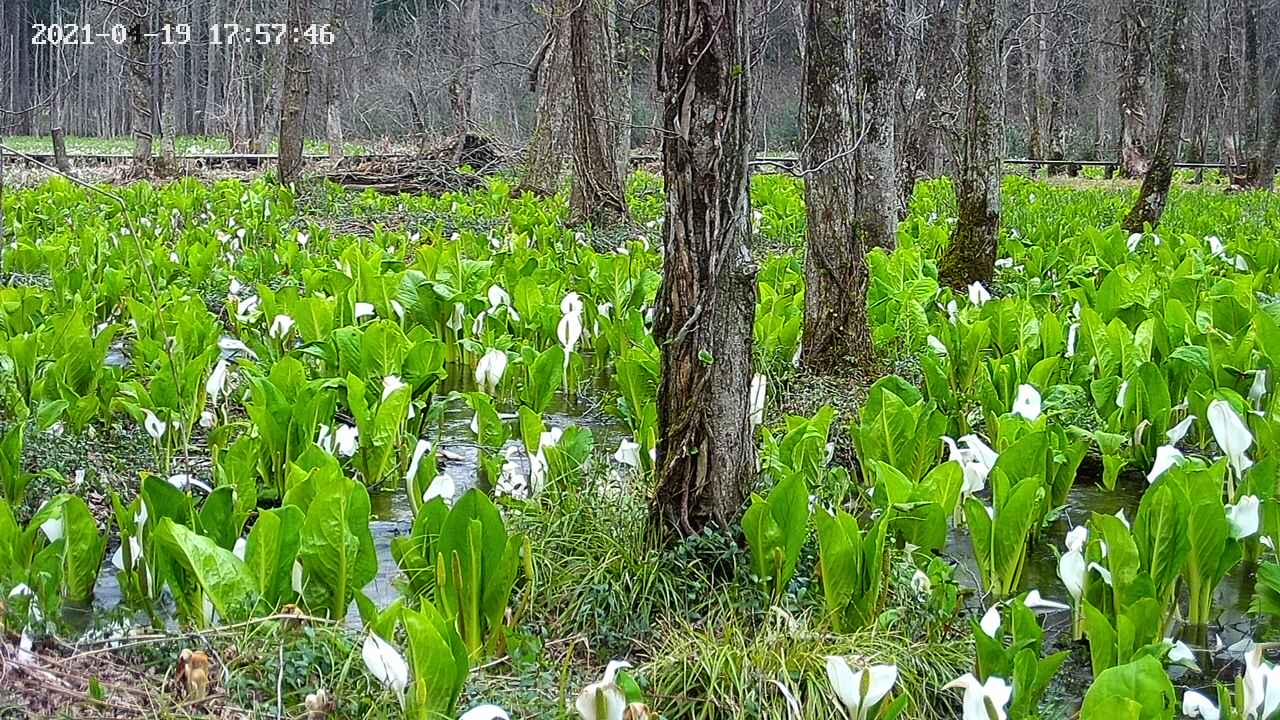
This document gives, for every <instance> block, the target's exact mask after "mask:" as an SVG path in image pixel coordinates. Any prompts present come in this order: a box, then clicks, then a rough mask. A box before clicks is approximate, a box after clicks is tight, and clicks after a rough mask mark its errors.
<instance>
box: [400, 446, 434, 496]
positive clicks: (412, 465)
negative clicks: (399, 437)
mask: <svg viewBox="0 0 1280 720" xmlns="http://www.w3.org/2000/svg"><path fill="white" fill-rule="evenodd" d="M429 452H431V441H430V440H423V439H421V438H419V439H418V444H417V445H414V446H413V458H412V459H410V460H409V471H408V472H406V473H405V474H404V481H405V487H409V486H410V485H411V484H412V483H413V479H414V478H415V477H417V476H418V465H420V464H421V463H422V458H423V456H424V455H426V454H427V453H429Z"/></svg>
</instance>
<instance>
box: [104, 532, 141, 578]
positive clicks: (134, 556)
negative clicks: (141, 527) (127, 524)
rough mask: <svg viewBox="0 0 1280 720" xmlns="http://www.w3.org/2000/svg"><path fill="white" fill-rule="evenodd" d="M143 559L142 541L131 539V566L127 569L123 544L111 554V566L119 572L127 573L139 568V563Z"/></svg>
mask: <svg viewBox="0 0 1280 720" xmlns="http://www.w3.org/2000/svg"><path fill="white" fill-rule="evenodd" d="M141 559H142V541H140V540H138V538H136V537H132V536H130V538H129V566H128V567H125V557H124V543H121V544H120V546H119V547H117V548H116V551H115V552H114V553H112V554H111V565H112V567H114V568H115V569H117V570H122V571H127V570H132V569H133V568H135V567H137V565H138V561H139V560H141Z"/></svg>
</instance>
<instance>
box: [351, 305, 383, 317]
mask: <svg viewBox="0 0 1280 720" xmlns="http://www.w3.org/2000/svg"><path fill="white" fill-rule="evenodd" d="M377 314H378V313H377V310H375V309H374V307H373V303H367V302H358V303H356V305H355V307H354V308H352V310H351V319H352V320H359V319H360V318H362V317H373V316H374V315H377Z"/></svg>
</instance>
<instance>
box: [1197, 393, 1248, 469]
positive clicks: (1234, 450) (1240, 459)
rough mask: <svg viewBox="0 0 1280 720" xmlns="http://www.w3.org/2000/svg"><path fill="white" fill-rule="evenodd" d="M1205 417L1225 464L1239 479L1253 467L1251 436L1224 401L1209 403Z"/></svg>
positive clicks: (1242, 422)
mask: <svg viewBox="0 0 1280 720" xmlns="http://www.w3.org/2000/svg"><path fill="white" fill-rule="evenodd" d="M1207 415H1208V419H1209V428H1210V429H1211V430H1213V439H1214V440H1216V441H1217V442H1218V447H1220V448H1222V452H1224V453H1226V455H1227V462H1229V463H1230V464H1231V469H1232V470H1233V471H1235V474H1236V477H1240V476H1241V475H1243V474H1244V471H1245V470H1248V469H1249V468H1250V467H1253V460H1251V459H1250V458H1249V448H1250V447H1252V446H1253V434H1252V433H1250V432H1249V428H1248V426H1246V425H1245V424H1244V420H1242V419H1240V416H1239V415H1237V414H1236V411H1235V410H1233V409H1232V408H1231V404H1230V403H1228V402H1226V401H1225V400H1214V401H1213V402H1211V403H1209V411H1208V413H1207Z"/></svg>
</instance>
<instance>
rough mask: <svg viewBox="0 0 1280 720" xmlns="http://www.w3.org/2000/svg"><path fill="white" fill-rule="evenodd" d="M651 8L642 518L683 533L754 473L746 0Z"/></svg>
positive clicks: (706, 520)
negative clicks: (655, 135)
mask: <svg viewBox="0 0 1280 720" xmlns="http://www.w3.org/2000/svg"><path fill="white" fill-rule="evenodd" d="M658 15H659V20H658V27H659V36H658V37H659V39H658V89H659V92H660V93H661V99H662V100H661V102H662V118H663V119H662V127H663V134H662V170H663V172H662V174H663V179H664V182H665V185H666V223H665V225H664V229H663V248H664V251H665V253H664V256H663V280H662V286H661V288H660V289H659V291H658V302H657V317H656V318H655V321H654V338H655V340H656V341H657V344H658V347H659V348H660V349H661V352H662V376H661V381H660V382H659V385H658V426H659V432H660V437H659V439H658V470H659V472H658V476H659V485H658V488H657V491H656V493H655V495H654V498H653V508H652V520H653V523H654V524H655V525H656V526H658V527H659V528H661V529H666V530H669V531H673V532H674V533H675V534H677V535H682V536H689V535H693V534H695V533H698V532H700V531H701V530H702V529H703V528H705V527H708V526H712V525H718V526H721V527H723V526H726V525H728V524H730V523H732V522H733V521H734V520H735V519H737V517H738V516H739V513H741V511H742V504H743V501H744V500H745V498H746V495H747V492H748V489H749V488H750V487H751V484H752V482H753V481H754V479H755V473H756V446H755V434H754V428H753V426H752V422H751V413H750V409H749V406H748V400H749V398H748V396H749V395H750V386H751V378H752V374H753V372H752V330H753V325H754V322H755V307H756V277H755V276H756V267H755V263H754V261H753V260H752V258H751V251H750V249H749V246H748V240H749V237H750V234H751V217H750V196H749V194H748V185H749V183H748V180H749V175H748V172H747V160H748V152H749V148H750V145H751V129H750V109H749V87H748V85H749V83H748V76H749V75H750V64H749V62H748V60H749V56H748V45H747V42H748V40H747V37H748V31H749V22H748V17H747V14H746V2H745V0H703V1H701V2H697V3H692V4H690V3H684V2H679V1H678V0H659V4H658Z"/></svg>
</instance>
